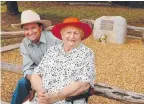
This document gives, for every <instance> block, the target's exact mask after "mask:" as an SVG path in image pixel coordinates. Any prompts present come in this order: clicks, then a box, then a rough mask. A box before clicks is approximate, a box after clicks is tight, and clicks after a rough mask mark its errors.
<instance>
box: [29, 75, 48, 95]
mask: <svg viewBox="0 0 144 104" xmlns="http://www.w3.org/2000/svg"><path fill="white" fill-rule="evenodd" d="M30 82H31V85H32V89H33V90H35V91H36V92H45V90H44V88H43V87H42V80H41V77H40V76H39V75H38V74H32V75H31V77H30Z"/></svg>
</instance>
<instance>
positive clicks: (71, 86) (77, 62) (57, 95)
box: [31, 18, 95, 104]
mask: <svg viewBox="0 0 144 104" xmlns="http://www.w3.org/2000/svg"><path fill="white" fill-rule="evenodd" d="M91 32H92V29H91V28H90V26H89V25H88V24H85V23H82V22H80V21H79V19H77V18H67V19H65V20H64V21H63V23H59V24H56V25H55V26H54V27H53V28H52V33H53V35H54V36H55V37H57V38H58V39H61V40H63V43H62V44H60V45H57V46H53V47H51V48H49V49H48V50H47V53H46V54H45V56H44V58H43V59H42V61H41V63H40V64H39V66H38V67H36V68H35V70H34V74H33V75H32V76H31V83H32V87H33V89H34V90H35V91H36V96H35V98H34V99H33V101H32V103H33V104H52V103H54V104H71V102H67V101H66V100H65V99H66V98H67V97H70V96H75V95H78V94H80V93H82V92H84V91H86V90H87V89H88V88H89V87H90V86H91V87H94V80H95V65H94V53H93V51H92V50H91V49H89V48H88V47H86V46H85V45H83V44H82V42H81V41H82V40H84V39H86V38H87V37H88V36H90V34H91ZM74 104H87V102H86V101H85V99H79V100H75V101H74Z"/></svg>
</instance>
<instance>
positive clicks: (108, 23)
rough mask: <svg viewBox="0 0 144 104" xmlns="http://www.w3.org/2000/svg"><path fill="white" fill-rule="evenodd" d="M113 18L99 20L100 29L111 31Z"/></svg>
mask: <svg viewBox="0 0 144 104" xmlns="http://www.w3.org/2000/svg"><path fill="white" fill-rule="evenodd" d="M113 25H114V21H113V20H101V25H100V30H109V31H113Z"/></svg>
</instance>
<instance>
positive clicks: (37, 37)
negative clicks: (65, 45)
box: [11, 10, 61, 104]
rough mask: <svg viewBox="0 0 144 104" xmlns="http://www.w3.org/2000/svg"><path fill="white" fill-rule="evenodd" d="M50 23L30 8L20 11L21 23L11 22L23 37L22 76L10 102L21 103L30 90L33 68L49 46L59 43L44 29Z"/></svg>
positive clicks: (12, 103) (21, 47)
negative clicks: (22, 32) (21, 30)
mask: <svg viewBox="0 0 144 104" xmlns="http://www.w3.org/2000/svg"><path fill="white" fill-rule="evenodd" d="M50 25H51V22H50V21H49V20H41V19H40V16H39V15H38V14H37V13H36V12H34V11H32V10H25V11H23V12H22V14H21V23H19V24H12V27H14V28H19V29H20V28H22V29H23V30H24V35H25V38H24V39H23V41H22V43H21V46H20V52H21V54H22V57H23V67H22V69H23V74H24V77H23V78H21V79H20V80H19V82H18V84H17V87H16V89H15V91H14V93H13V97H12V101H11V104H22V102H23V101H24V99H25V98H26V97H27V96H28V94H29V91H31V84H30V81H29V80H30V77H31V74H32V73H33V70H34V68H35V67H36V66H38V64H39V63H40V61H41V60H42V58H43V56H44V54H45V53H46V51H47V49H48V48H49V47H51V46H53V45H56V44H59V43H61V41H60V40H58V39H57V38H55V37H54V36H53V35H52V33H51V32H50V31H45V30H44V28H47V27H48V26H50Z"/></svg>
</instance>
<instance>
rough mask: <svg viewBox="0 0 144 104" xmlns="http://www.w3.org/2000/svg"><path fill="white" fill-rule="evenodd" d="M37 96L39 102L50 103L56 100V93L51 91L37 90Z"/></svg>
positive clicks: (41, 103)
mask: <svg viewBox="0 0 144 104" xmlns="http://www.w3.org/2000/svg"><path fill="white" fill-rule="evenodd" d="M37 96H38V103H39V104H52V103H54V102H56V101H58V97H57V95H56V93H54V94H52V93H45V92H38V93H37Z"/></svg>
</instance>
